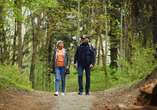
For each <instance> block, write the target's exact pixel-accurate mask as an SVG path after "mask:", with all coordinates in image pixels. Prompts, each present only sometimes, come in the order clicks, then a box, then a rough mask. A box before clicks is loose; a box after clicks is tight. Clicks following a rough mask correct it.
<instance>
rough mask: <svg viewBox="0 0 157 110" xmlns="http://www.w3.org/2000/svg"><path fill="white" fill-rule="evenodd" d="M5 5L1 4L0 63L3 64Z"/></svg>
mask: <svg viewBox="0 0 157 110" xmlns="http://www.w3.org/2000/svg"><path fill="white" fill-rule="evenodd" d="M2 11H3V5H2V6H0V53H1V54H0V61H1V62H0V63H2V64H3V61H4V52H3V50H4V49H3V45H4V28H3V25H4V24H3V14H2Z"/></svg>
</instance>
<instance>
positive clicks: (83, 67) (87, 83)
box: [78, 64, 91, 93]
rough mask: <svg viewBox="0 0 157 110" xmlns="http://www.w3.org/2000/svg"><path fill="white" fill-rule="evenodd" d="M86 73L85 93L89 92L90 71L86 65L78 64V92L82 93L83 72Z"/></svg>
mask: <svg viewBox="0 0 157 110" xmlns="http://www.w3.org/2000/svg"><path fill="white" fill-rule="evenodd" d="M84 69H85V72H86V88H85V89H86V93H88V92H89V88H90V71H91V68H89V65H87V64H78V83H79V91H80V92H83V80H82V78H83V70H84Z"/></svg>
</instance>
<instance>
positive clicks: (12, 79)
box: [0, 64, 31, 90]
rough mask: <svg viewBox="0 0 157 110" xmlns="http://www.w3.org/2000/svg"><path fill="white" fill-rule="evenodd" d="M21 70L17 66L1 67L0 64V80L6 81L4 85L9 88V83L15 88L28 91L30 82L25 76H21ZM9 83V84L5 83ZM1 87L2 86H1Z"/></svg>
mask: <svg viewBox="0 0 157 110" xmlns="http://www.w3.org/2000/svg"><path fill="white" fill-rule="evenodd" d="M21 73H22V70H21V69H19V68H18V66H17V65H13V66H11V65H5V64H4V65H2V64H0V78H2V79H4V80H6V82H5V85H6V86H7V87H9V86H11V83H13V84H15V85H16V86H17V87H21V88H23V89H28V90H30V87H31V82H30V81H29V79H28V77H25V74H21ZM7 82H9V84H8V83H7ZM2 85H3V84H2Z"/></svg>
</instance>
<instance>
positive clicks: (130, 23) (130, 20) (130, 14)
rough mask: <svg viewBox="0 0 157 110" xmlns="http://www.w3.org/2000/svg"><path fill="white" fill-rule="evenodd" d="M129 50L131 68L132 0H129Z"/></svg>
mask: <svg viewBox="0 0 157 110" xmlns="http://www.w3.org/2000/svg"><path fill="white" fill-rule="evenodd" d="M129 4H130V6H129V32H128V33H129V50H130V64H131V69H133V34H132V32H133V31H132V30H133V26H132V18H133V14H132V4H133V2H132V0H129Z"/></svg>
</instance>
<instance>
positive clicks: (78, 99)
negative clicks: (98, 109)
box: [52, 92, 96, 110]
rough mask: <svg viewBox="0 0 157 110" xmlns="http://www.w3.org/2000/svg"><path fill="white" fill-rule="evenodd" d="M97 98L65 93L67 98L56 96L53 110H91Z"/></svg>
mask: <svg viewBox="0 0 157 110" xmlns="http://www.w3.org/2000/svg"><path fill="white" fill-rule="evenodd" d="M95 98H96V97H95V96H93V95H92V94H90V95H89V96H86V95H77V92H69V93H65V96H61V95H59V96H57V97H56V96H55V97H54V99H55V107H53V109H52V110H80V109H81V110H91V108H92V107H93V103H94V101H95Z"/></svg>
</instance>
